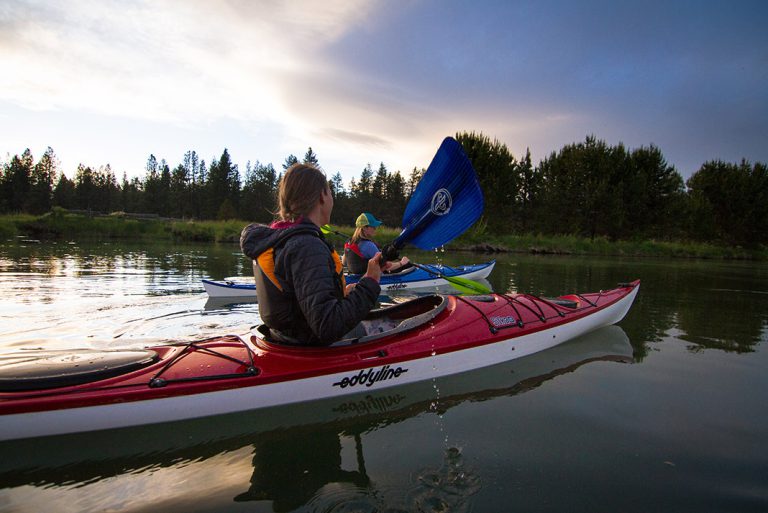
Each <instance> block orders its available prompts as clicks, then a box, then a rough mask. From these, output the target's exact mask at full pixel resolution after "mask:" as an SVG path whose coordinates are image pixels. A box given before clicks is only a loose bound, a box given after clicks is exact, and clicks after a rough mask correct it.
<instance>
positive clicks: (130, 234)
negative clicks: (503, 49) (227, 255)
mask: <svg viewBox="0 0 768 513" xmlns="http://www.w3.org/2000/svg"><path fill="white" fill-rule="evenodd" d="M247 224H248V222H247V221H243V220H229V221H180V220H163V219H153V218H150V219H135V218H132V217H130V216H128V215H126V214H123V213H114V214H112V215H109V216H100V217H91V216H87V215H82V214H73V213H69V212H67V211H65V210H62V209H55V210H54V211H53V212H50V213H48V214H44V215H42V216H33V215H26V214H15V215H4V216H0V237H2V238H3V239H9V238H12V237H17V236H25V237H30V238H37V239H62V238H64V239H70V240H71V239H82V240H94V239H95V240H100V239H126V240H172V241H190V242H217V243H232V244H236V243H237V242H238V241H239V240H240V232H241V231H242V229H243V227H244V226H245V225H247ZM336 228H337V230H338V231H339V232H341V233H345V234H351V233H352V232H353V231H354V227H351V226H338V227H336ZM399 233H400V229H399V228H389V227H386V226H382V227H380V228H379V229H378V233H377V234H376V238H377V241H378V242H379V243H382V244H383V243H386V242H387V241H391V240H393V239H394V238H395V237H397V235H398V234H399ZM331 237H332V238H333V240H334V242H337V243H338V242H341V238H339V237H335V236H331ZM446 249H449V250H475V251H499V252H515V253H542V254H567V255H598V256H639V257H659V258H711V259H743V260H760V261H768V248H765V247H761V248H758V249H753V250H747V249H744V248H740V247H732V246H721V245H715V244H705V243H697V242H685V241H678V242H670V241H656V240H639V241H610V240H608V239H607V238H605V237H596V238H594V239H589V238H584V237H577V236H575V235H558V236H554V235H553V236H549V235H540V234H524V235H503V236H498V235H493V234H490V233H488V230H487V228H486V227H485V226H484V225H475V226H473V227H472V228H470V229H469V230H467V232H466V233H464V234H463V235H462V236H461V237H459V238H458V239H456V240H454V241H453V242H451V243H450V244H449V245H447V246H446Z"/></svg>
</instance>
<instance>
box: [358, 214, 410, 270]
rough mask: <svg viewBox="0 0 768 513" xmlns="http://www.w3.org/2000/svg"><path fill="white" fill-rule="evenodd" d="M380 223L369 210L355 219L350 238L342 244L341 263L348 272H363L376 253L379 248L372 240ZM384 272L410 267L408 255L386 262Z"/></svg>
mask: <svg viewBox="0 0 768 513" xmlns="http://www.w3.org/2000/svg"><path fill="white" fill-rule="evenodd" d="M381 225H382V222H381V221H379V220H378V219H376V217H374V215H373V214H371V213H370V212H363V213H362V214H360V215H359V216H357V219H356V220H355V232H354V233H353V234H352V238H351V239H349V240H348V241H347V242H346V243H345V244H344V259H343V263H344V265H345V266H346V267H347V269H349V273H350V274H363V273H364V272H365V271H366V269H367V267H368V262H369V261H370V259H371V258H373V256H374V255H375V254H376V253H380V252H381V250H380V249H379V247H378V246H377V245H376V243H375V242H374V241H373V238H374V237H375V236H376V228H378V227H379V226H381ZM388 264H389V266H388V267H387V270H386V272H389V273H393V272H399V271H403V270H405V269H407V268H408V267H412V266H411V265H410V261H409V260H408V257H405V256H404V257H403V258H401V259H399V260H397V261H392V262H388Z"/></svg>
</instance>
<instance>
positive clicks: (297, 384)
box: [0, 281, 640, 440]
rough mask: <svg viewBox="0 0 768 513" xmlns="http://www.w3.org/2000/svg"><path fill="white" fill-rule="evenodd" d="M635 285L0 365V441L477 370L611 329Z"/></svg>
mask: <svg viewBox="0 0 768 513" xmlns="http://www.w3.org/2000/svg"><path fill="white" fill-rule="evenodd" d="M639 286H640V282H639V281H634V282H632V283H628V284H621V285H619V286H618V287H617V288H615V289H611V290H606V291H600V292H594V293H586V294H573V295H567V296H561V297H558V298H551V299H546V298H540V297H536V296H532V295H529V294H491V295H487V296H467V297H462V296H439V295H432V296H424V297H421V298H418V299H415V300H412V301H409V302H406V303H402V304H399V305H395V306H392V307H388V308H383V309H380V310H375V311H373V312H371V314H370V315H369V317H368V319H366V321H364V323H365V324H366V327H367V331H368V333H369V335H368V336H366V337H363V338H360V339H352V340H342V341H339V342H336V343H335V344H333V345H332V346H330V347H323V348H310V347H301V346H286V345H277V344H273V343H270V342H267V341H265V340H264V339H263V338H262V337H261V336H260V335H258V334H252V335H251V336H249V337H238V336H232V335H230V336H223V337H217V338H214V339H209V340H204V341H196V342H190V343H178V344H171V345H164V346H155V347H149V348H146V349H142V350H124V351H120V350H118V351H97V350H81V351H17V352H15V353H11V354H7V355H0V440H10V439H19V438H29V437H39V436H47V435H55V434H63V433H75V432H85V431H94V430H101V429H109V428H116V427H126V426H136V425H142V424H153V423H160V422H168V421H176V420H184V419H191V418H197V417H206V416H210V415H219V414H224V413H231V412H239V411H249V410H256V409H259V408H266V407H270V406H275V405H283V404H291V403H301V402H305V401H312V400H317V399H323V398H328V397H335V396H344V395H348V394H354V393H356V392H361V391H366V390H379V389H383V388H386V387H392V386H397V385H401V384H406V383H414V382H418V381H423V380H428V379H432V378H435V377H439V376H447V375H451V374H456V373H460V372H464V371H468V370H472V369H477V368H481V367H486V366H489V365H493V364H496V363H500V362H504V361H508V360H513V359H516V358H521V357H524V356H527V355H530V354H533V353H536V352H539V351H543V350H546V349H549V348H551V347H554V346H557V345H559V344H561V343H563V342H565V341H567V340H570V339H572V338H575V337H578V336H580V335H582V334H584V333H588V332H590V331H593V330H596V329H598V328H600V327H603V326H607V325H610V324H614V323H616V322H618V321H620V320H621V319H622V318H623V317H624V316H625V315H626V313H627V311H628V310H629V308H630V307H631V305H632V302H633V300H634V298H635V296H636V295H637V292H638V290H639Z"/></svg>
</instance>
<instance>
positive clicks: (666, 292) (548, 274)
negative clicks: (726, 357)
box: [491, 255, 768, 360]
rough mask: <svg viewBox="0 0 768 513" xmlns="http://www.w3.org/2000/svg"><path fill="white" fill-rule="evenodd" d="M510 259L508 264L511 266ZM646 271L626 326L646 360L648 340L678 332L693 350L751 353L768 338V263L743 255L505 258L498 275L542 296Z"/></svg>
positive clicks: (497, 283) (499, 281)
mask: <svg viewBox="0 0 768 513" xmlns="http://www.w3.org/2000/svg"><path fill="white" fill-rule="evenodd" d="M505 264H507V265H505ZM635 278H640V279H641V280H642V285H641V287H640V293H639V294H638V297H637V299H636V300H635V303H634V305H633V306H632V309H631V310H630V312H629V314H628V315H627V317H626V318H625V320H624V321H622V323H621V325H622V327H623V328H624V329H625V331H626V332H627V335H628V336H629V338H630V340H631V341H632V343H633V345H634V348H635V357H636V358H638V359H639V360H641V359H642V358H643V357H644V356H645V355H646V354H647V352H648V350H649V343H653V342H659V341H661V340H664V339H665V338H667V337H670V336H674V337H676V338H678V339H680V340H684V341H686V342H689V343H690V345H691V348H692V349H693V350H701V349H707V348H709V349H720V350H724V351H735V352H749V351H753V350H754V346H755V345H756V344H757V343H758V342H760V341H762V340H765V337H766V326H768V290H766V287H767V285H766V284H767V283H768V269H766V268H765V267H764V266H763V267H755V266H749V265H747V264H742V263H739V262H710V261H687V260H680V261H670V260H661V261H655V260H651V259H627V260H621V259H610V258H589V257H583V258H577V257H552V256H548V257H530V256H526V255H522V256H520V255H516V256H511V257H506V256H505V257H502V259H501V261H500V262H499V264H498V265H497V267H496V270H495V271H494V274H493V275H492V276H491V282H492V283H493V285H494V288H495V289H496V290H500V289H503V288H505V287H506V288H507V289H509V288H510V285H511V286H512V287H511V288H512V289H513V290H517V291H525V292H530V293H534V294H542V295H559V294H562V293H564V292H570V291H593V290H599V289H601V288H608V287H611V286H613V285H615V284H616V283H619V282H624V281H628V280H631V279H635Z"/></svg>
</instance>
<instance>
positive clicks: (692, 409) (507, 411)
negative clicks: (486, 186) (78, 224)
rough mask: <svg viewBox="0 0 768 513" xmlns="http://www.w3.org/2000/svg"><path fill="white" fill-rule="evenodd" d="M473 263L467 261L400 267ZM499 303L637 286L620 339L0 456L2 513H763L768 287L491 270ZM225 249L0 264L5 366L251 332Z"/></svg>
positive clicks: (734, 267)
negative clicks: (212, 288) (232, 288)
mask: <svg viewBox="0 0 768 513" xmlns="http://www.w3.org/2000/svg"><path fill="white" fill-rule="evenodd" d="M410 255H411V256H412V258H413V259H414V260H418V261H421V262H425V263H433V262H435V261H436V260H439V261H441V262H443V263H447V264H453V263H470V262H480V261H484V260H486V259H488V257H487V256H486V255H479V254H471V253H424V252H410ZM496 258H497V259H498V264H497V267H496V270H495V271H494V272H493V274H492V275H491V277H490V278H489V280H490V282H491V284H492V285H493V288H494V290H497V291H510V290H511V291H521V292H529V293H533V294H540V295H546V296H555V295H560V294H563V293H570V292H590V291H595V290H599V289H605V288H611V287H613V286H614V285H615V284H616V283H618V282H623V281H628V280H631V279H635V278H640V279H641V280H642V286H641V289H640V294H639V295H638V298H637V300H636V302H635V305H634V306H633V308H632V310H631V311H630V313H629V315H628V316H627V317H626V319H625V320H624V321H622V322H621V323H620V324H619V325H618V326H614V327H611V328H606V329H603V330H599V331H597V332H595V333H593V334H590V335H588V336H585V337H582V338H580V339H577V340H575V341H572V342H569V343H566V344H564V345H562V346H559V347H557V348H554V349H552V350H549V351H545V352H542V353H539V354H537V355H533V356H531V357H528V358H523V359H521V360H517V361H513V362H509V363H505V364H500V365H497V366H495V367H492V368H489V369H482V370H479V371H475V372H471V373H467V374H463V375H459V376H454V377H451V378H445V379H440V380H436V381H432V382H425V383H421V384H416V385H412V386H405V387H396V388H392V389H388V390H385V391H382V392H379V393H362V394H360V395H357V396H351V397H347V398H345V399H343V400H339V399H335V400H329V401H322V402H317V403H311V404H305V405H294V406H291V407H283V408H274V409H270V410H267V411H257V412H250V413H245V414H237V415H227V416H219V417H213V418H209V419H200V420H195V421H188V422H177V423H171V424H165V425H159V426H146V427H141V428H131V429H122V430H112V431H105V432H100V433H87V434H80V435H71V436H69V435H68V436H60V437H50V438H47V439H42V440H22V441H14V442H6V443H0V512H14V513H15V512H35V513H37V512H40V511H56V512H81V511H110V512H129V511H130V512H143V511H164V512H176V511H178V512H182V511H183V512H216V511H227V512H229V511H232V512H240V511H249V512H251V511H313V512H345V513H346V512H402V511H409V512H410V511H414V512H416V511H418V512H421V511H426V512H448V511H451V512H468V511H474V512H497V511H498V512H507V511H537V512H539V511H553V512H554V511H585V512H586V511H589V512H594V511H623V512H646V511H654V512H688V511H690V512H702V511H723V512H726V511H727V512H742V511H768V443H767V442H766V440H768V407H766V405H768V356H767V354H768V353H767V352H766V347H765V346H766V341H767V340H768V267H767V266H766V265H765V264H754V263H741V262H708V261H688V260H650V259H597V258H573V257H551V256H550V257H532V256H523V255H512V256H510V255H503V256H496ZM249 272H250V267H249V263H248V262H246V261H245V260H244V259H243V258H242V257H241V256H240V254H239V252H238V250H237V248H236V247H235V246H229V245H224V246H221V245H219V246H215V245H194V246H193V245H187V246H174V245H169V244H156V245H149V246H147V245H135V244H127V243H120V242H110V243H90V244H68V243H66V242H65V243H58V244H52V243H39V244H38V243H33V242H21V241H8V242H5V243H2V244H0V350H2V351H6V352H7V351H16V350H19V349H21V348H27V347H45V348H57V349H61V348H74V347H96V348H116V347H137V346H139V347H140V346H143V345H145V344H148V343H158V342H164V341H178V340H184V341H188V340H193V339H199V338H204V337H208V336H212V335H219V334H225V333H236V334H244V333H246V332H247V331H248V329H249V328H250V326H252V325H254V324H256V323H257V322H258V304H257V303H244V304H234V305H233V304H224V303H222V302H218V303H216V302H212V301H210V300H208V299H207V297H206V295H205V293H204V291H203V288H202V285H201V284H200V279H201V278H208V277H210V278H214V279H221V278H224V277H229V276H237V275H243V274H247V273H249Z"/></svg>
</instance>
